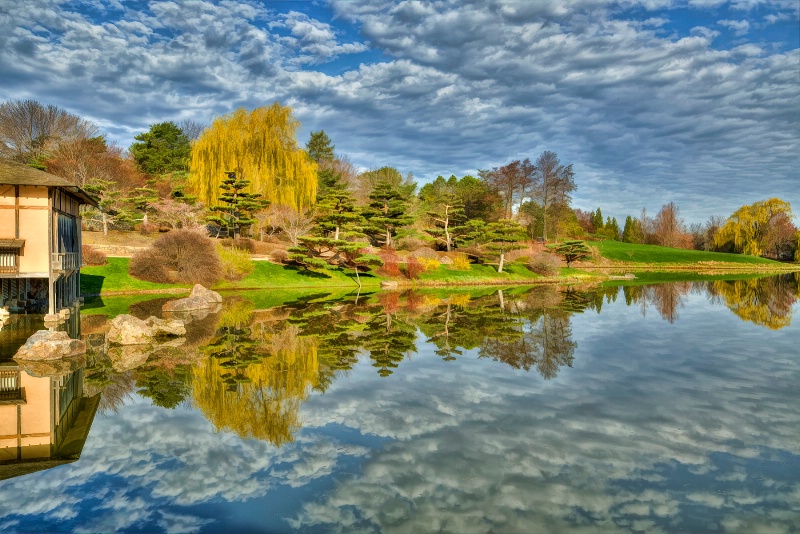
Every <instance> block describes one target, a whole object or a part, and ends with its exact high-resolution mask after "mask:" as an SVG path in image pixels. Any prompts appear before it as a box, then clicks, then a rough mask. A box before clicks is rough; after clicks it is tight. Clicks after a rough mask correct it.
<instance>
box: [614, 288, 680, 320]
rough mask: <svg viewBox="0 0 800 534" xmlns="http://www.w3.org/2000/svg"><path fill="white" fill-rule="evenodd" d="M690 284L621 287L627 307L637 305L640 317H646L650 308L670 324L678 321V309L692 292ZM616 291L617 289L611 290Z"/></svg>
mask: <svg viewBox="0 0 800 534" xmlns="http://www.w3.org/2000/svg"><path fill="white" fill-rule="evenodd" d="M692 287H693V283H692V282H670V283H665V284H655V285H648V286H623V287H622V291H623V294H624V295H625V302H626V303H627V304H628V306H631V305H632V304H637V305H639V306H640V307H641V310H642V316H646V315H647V310H648V308H649V307H650V306H652V307H653V308H655V310H656V312H657V313H658V314H659V315H660V316H661V318H662V319H664V320H665V321H667V322H669V323H670V324H672V323H674V322H675V321H677V320H678V309H680V308H683V306H684V303H685V300H686V295H688V294H689V292H690V291H691V290H692ZM612 289H613V290H614V291H618V290H619V288H618V287H614V288H612Z"/></svg>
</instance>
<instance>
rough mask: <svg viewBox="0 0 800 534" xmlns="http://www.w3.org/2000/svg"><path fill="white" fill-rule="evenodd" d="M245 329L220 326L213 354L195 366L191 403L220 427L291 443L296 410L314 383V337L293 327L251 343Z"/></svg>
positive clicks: (316, 365)
mask: <svg viewBox="0 0 800 534" xmlns="http://www.w3.org/2000/svg"><path fill="white" fill-rule="evenodd" d="M249 333H250V332H249V327H244V326H242V325H241V324H234V325H229V326H226V327H223V328H221V329H220V338H221V339H220V340H217V342H216V343H214V344H213V346H214V347H215V350H214V352H213V353H212V355H211V357H210V358H207V359H204V360H203V361H202V362H201V363H200V364H199V365H197V366H195V367H194V370H193V377H192V391H193V396H194V401H195V404H196V405H197V406H198V408H200V410H201V411H202V412H203V414H204V415H205V417H206V418H207V419H208V420H209V421H210V422H211V423H212V424H214V426H215V427H216V428H217V429H218V430H224V431H231V432H235V433H236V434H237V435H239V436H240V437H243V438H251V437H252V438H258V439H263V440H267V441H270V442H271V443H273V444H275V445H278V446H280V445H282V444H283V443H286V442H290V441H292V439H293V438H292V435H293V433H294V432H295V431H296V430H297V429H299V427H300V420H299V416H298V410H299V408H300V405H301V403H302V402H303V401H304V400H305V399H306V398H307V396H308V393H309V391H310V389H311V388H312V387H314V386H316V384H317V378H318V374H319V363H318V359H317V344H316V340H314V339H312V338H307V337H300V336H299V329H298V328H297V327H289V328H286V329H283V330H281V331H280V332H276V333H272V334H268V335H266V336H265V339H263V340H262V342H254V341H252V337H249V336H248V334H249Z"/></svg>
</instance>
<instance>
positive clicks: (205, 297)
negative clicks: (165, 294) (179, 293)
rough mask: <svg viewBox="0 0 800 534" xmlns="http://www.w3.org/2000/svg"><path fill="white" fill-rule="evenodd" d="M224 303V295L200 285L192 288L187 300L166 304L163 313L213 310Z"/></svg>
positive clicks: (162, 309)
mask: <svg viewBox="0 0 800 534" xmlns="http://www.w3.org/2000/svg"><path fill="white" fill-rule="evenodd" d="M221 302H222V295H220V294H219V293H217V292H216V291H211V290H210V289H206V288H205V287H203V286H201V285H200V284H196V285H195V286H194V287H193V288H192V292H191V293H189V296H188V297H186V298H182V299H178V300H171V301H169V302H167V303H165V304H164V306H163V307H162V308H161V311H164V312H185V311H193V310H205V309H208V308H213V307H215V306H216V305H217V304H220V303H221Z"/></svg>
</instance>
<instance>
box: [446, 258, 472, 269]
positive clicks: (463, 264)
mask: <svg viewBox="0 0 800 534" xmlns="http://www.w3.org/2000/svg"><path fill="white" fill-rule="evenodd" d="M450 268H451V269H453V270H455V271H469V269H470V264H469V258H468V257H467V255H466V254H459V255H458V256H455V257H453V264H452V265H451V266H450Z"/></svg>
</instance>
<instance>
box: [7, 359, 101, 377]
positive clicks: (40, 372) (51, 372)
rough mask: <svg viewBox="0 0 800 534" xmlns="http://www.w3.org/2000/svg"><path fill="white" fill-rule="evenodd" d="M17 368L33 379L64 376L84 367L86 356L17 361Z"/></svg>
mask: <svg viewBox="0 0 800 534" xmlns="http://www.w3.org/2000/svg"><path fill="white" fill-rule="evenodd" d="M17 364H18V365H19V368H20V369H21V370H23V371H25V372H26V373H28V374H29V375H31V376H35V377H44V376H50V377H59V376H66V375H68V374H70V373H72V372H74V371H77V370H78V369H80V368H81V367H83V366H85V365H86V356H85V355H84V354H80V355H78V356H72V357H69V358H62V359H58V360H41V361H35V360H19V361H17Z"/></svg>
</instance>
